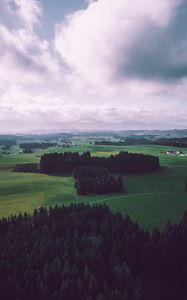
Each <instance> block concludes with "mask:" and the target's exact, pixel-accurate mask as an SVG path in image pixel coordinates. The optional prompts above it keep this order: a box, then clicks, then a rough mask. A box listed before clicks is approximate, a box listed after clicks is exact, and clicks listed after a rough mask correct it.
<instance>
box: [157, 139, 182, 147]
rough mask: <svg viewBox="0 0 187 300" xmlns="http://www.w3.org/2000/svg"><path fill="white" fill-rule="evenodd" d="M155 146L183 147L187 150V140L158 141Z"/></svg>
mask: <svg viewBox="0 0 187 300" xmlns="http://www.w3.org/2000/svg"><path fill="white" fill-rule="evenodd" d="M154 144H155V145H162V146H172V147H181V148H187V138H185V137H184V138H171V139H166V138H162V139H157V140H156V141H155V142H154Z"/></svg>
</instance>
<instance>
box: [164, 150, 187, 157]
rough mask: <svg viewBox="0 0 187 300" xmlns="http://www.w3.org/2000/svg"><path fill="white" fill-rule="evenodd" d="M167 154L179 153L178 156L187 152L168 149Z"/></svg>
mask: <svg viewBox="0 0 187 300" xmlns="http://www.w3.org/2000/svg"><path fill="white" fill-rule="evenodd" d="M166 154H168V155H177V156H187V154H184V153H183V152H182V151H181V150H170V151H166Z"/></svg>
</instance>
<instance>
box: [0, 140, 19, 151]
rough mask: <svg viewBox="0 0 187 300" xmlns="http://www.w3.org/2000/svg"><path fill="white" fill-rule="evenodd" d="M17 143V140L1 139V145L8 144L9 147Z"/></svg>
mask: <svg viewBox="0 0 187 300" xmlns="http://www.w3.org/2000/svg"><path fill="white" fill-rule="evenodd" d="M16 144H17V142H16V141H15V140H8V139H0V146H2V145H3V146H7V147H9V149H10V148H11V147H12V146H14V145H16Z"/></svg>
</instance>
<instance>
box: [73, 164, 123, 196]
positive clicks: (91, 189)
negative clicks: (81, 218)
mask: <svg viewBox="0 0 187 300" xmlns="http://www.w3.org/2000/svg"><path fill="white" fill-rule="evenodd" d="M73 175H74V178H75V188H76V190H77V194H79V195H89V194H106V193H122V192H124V187H123V180H122V177H121V176H118V177H115V176H113V175H111V174H110V173H109V172H108V170H107V169H105V168H97V167H79V168H76V169H75V170H74V172H73Z"/></svg>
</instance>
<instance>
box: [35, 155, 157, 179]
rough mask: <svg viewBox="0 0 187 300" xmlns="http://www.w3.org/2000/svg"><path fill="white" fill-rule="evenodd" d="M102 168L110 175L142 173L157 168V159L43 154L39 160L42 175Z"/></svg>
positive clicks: (144, 156)
mask: <svg viewBox="0 0 187 300" xmlns="http://www.w3.org/2000/svg"><path fill="white" fill-rule="evenodd" d="M80 166H81V167H102V168H106V169H108V171H109V172H110V173H144V172H149V171H153V170H156V169H158V168H159V166H160V165H159V159H158V157H155V156H152V155H144V154H137V153H128V152H120V153H118V154H116V155H111V156H109V157H97V156H91V154H90V152H84V153H83V154H79V153H78V152H74V153H72V152H65V153H50V154H44V155H43V156H42V157H41V160H40V169H41V172H43V173H48V174H51V173H72V172H73V170H74V169H75V168H77V167H80Z"/></svg>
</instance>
